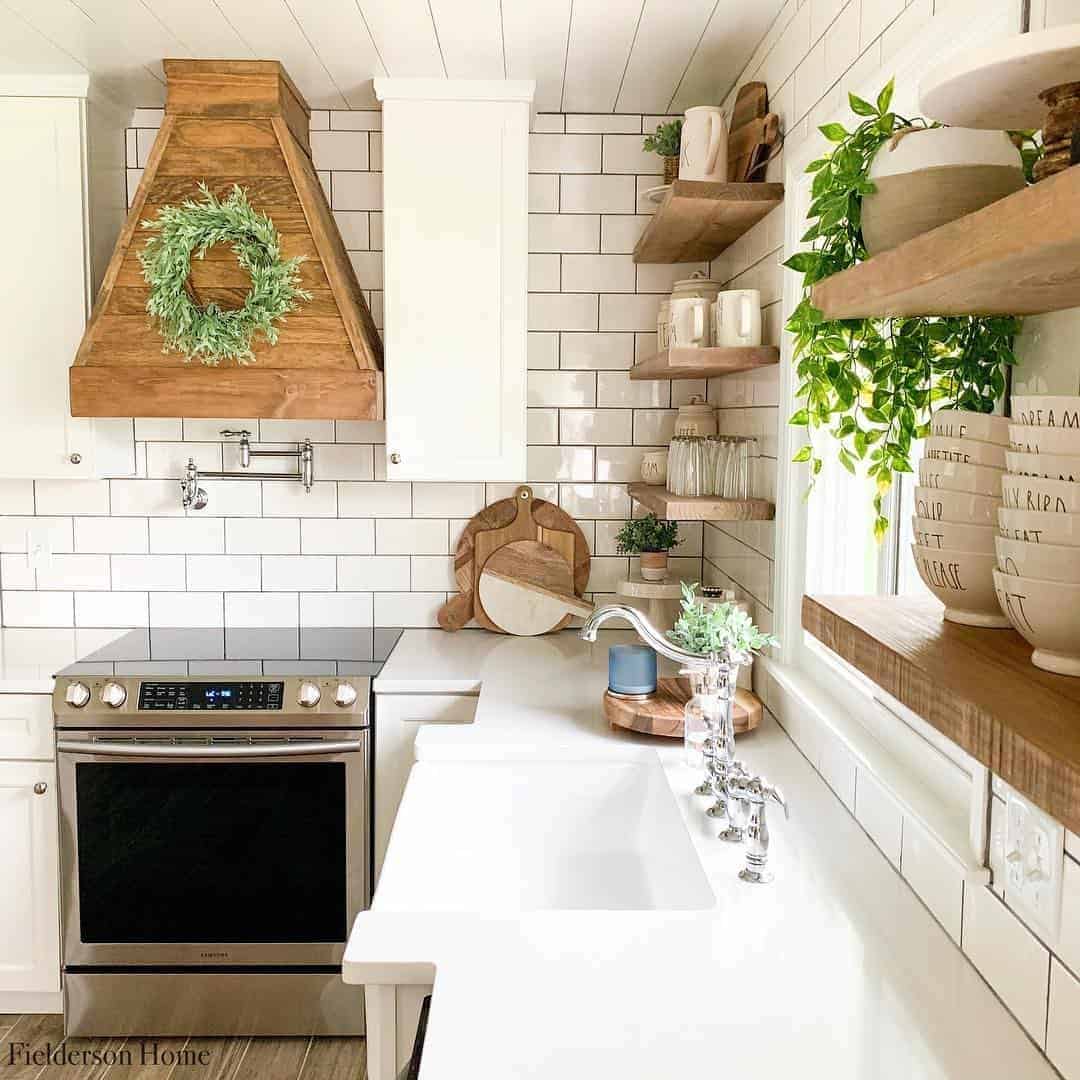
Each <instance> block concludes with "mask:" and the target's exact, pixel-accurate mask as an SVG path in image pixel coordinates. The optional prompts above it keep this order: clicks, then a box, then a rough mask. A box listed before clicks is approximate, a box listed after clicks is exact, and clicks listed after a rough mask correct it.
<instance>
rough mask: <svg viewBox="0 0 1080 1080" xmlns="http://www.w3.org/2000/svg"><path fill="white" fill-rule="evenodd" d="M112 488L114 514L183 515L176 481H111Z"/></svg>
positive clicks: (117, 515) (137, 515) (142, 515)
mask: <svg viewBox="0 0 1080 1080" xmlns="http://www.w3.org/2000/svg"><path fill="white" fill-rule="evenodd" d="M205 486H206V485H204V487H205ZM109 487H110V497H111V501H112V514H113V516H114V517H148V516H151V517H183V516H184V507H183V506H182V505H181V503H180V485H179V483H177V482H176V481H175V480H110V481H109ZM207 490H209V488H207Z"/></svg>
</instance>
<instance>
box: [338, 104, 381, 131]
mask: <svg viewBox="0 0 1080 1080" xmlns="http://www.w3.org/2000/svg"><path fill="white" fill-rule="evenodd" d="M330 128H331V130H333V131H382V110H381V109H349V110H348V111H346V110H344V109H332V110H331V111H330Z"/></svg>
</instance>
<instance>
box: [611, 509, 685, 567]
mask: <svg viewBox="0 0 1080 1080" xmlns="http://www.w3.org/2000/svg"><path fill="white" fill-rule="evenodd" d="M678 543H679V523H678V522H677V521H661V520H660V519H659V518H658V517H657V516H656V515H655V514H646V515H645V517H643V518H634V519H633V520H632V521H628V522H627V523H626V524H625V525H624V526H623V527H622V528H621V529H620V530H619V534H618V536H616V537H615V544H616V546H617V547H618V550H619V552H620V553H621V554H623V555H638V556H640V560H641V578H642V580H643V581H666V580H667V569H668V552H669V551H671V549H672V548H673V547H675V546H677V545H678Z"/></svg>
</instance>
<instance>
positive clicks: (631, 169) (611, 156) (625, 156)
mask: <svg viewBox="0 0 1080 1080" xmlns="http://www.w3.org/2000/svg"><path fill="white" fill-rule="evenodd" d="M644 141H645V140H644V139H643V138H642V136H640V135H605V136H604V172H606V173H635V174H637V173H642V174H648V175H654V176H655V175H659V174H662V173H663V171H664V159H663V158H662V157H660V155H659V154H652V153H649V152H648V151H647V150H645V149H644V148H643V147H642V143H643V142H644Z"/></svg>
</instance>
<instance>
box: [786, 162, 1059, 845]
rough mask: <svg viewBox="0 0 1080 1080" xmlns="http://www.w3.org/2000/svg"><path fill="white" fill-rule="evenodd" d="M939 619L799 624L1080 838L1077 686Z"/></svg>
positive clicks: (921, 612) (828, 603)
mask: <svg viewBox="0 0 1080 1080" xmlns="http://www.w3.org/2000/svg"><path fill="white" fill-rule="evenodd" d="M1048 182H1049V181H1043V183H1048ZM942 610H943V609H942V607H941V605H940V604H938V603H936V602H935V601H931V600H912V599H908V598H906V597H895V596H827V597H813V596H804V597H803V603H802V624H803V627H804V628H805V629H806V630H808V631H809V632H810V633H811V634H813V635H814V637H816V638H817V639H818V640H819V641H821V642H822V643H824V644H825V645H827V646H828V647H829V648H830V649H832V651H833V652H835V653H836V654H837V655H839V656H841V657H843V658H844V659H845V660H847V661H848V663H850V664H852V665H854V667H856V668H857V669H858V670H859V671H861V672H862V673H863V674H864V675H865V676H867V678H869V679H871V680H872V681H873V682H875V683H877V685H878V686H880V687H881V688H882V689H883V690H885V691H886V692H887V693H889V694H891V695H892V696H893V697H894V698H896V699H897V700H898V701H900V702H902V703H903V704H904V705H906V706H907V707H908V708H909V709H911V710H912V711H913V712H914V713H916V714H917V715H918V716H921V717H922V718H923V719H924V720H925V721H926V722H927V723H929V724H932V725H933V726H934V727H935V728H937V730H938V731H940V732H941V733H942V734H943V735H945V736H947V737H948V738H950V739H952V741H953V742H955V743H956V744H957V745H958V746H960V747H961V748H962V749H963V750H966V751H967V752H968V753H969V754H971V756H972V757H974V758H976V759H977V760H978V761H980V762H982V764H983V765H985V766H986V767H987V768H989V769H991V770H992V771H993V772H995V773H996V774H997V775H998V776H1000V777H1001V778H1002V779H1003V780H1004V781H1005V782H1006V783H1007V784H1010V785H1011V786H1012V787H1014V788H1016V790H1017V791H1020V792H1022V793H1023V794H1024V795H1026V796H1027V797H1028V798H1029V799H1031V801H1032V802H1034V803H1036V804H1037V805H1038V806H1041V807H1042V808H1043V809H1044V810H1045V811H1046V812H1047V813H1048V814H1050V815H1052V816H1053V817H1055V818H1057V819H1058V821H1062V822H1064V823H1065V824H1066V825H1067V826H1068V827H1069V828H1070V829H1073V830H1074V831H1077V830H1080V679H1072V678H1069V677H1068V676H1065V675H1053V674H1051V673H1050V672H1048V671H1042V670H1040V669H1039V668H1037V667H1033V666H1032V664H1031V659H1030V658H1031V646H1030V645H1028V643H1027V642H1026V641H1024V639H1023V638H1022V637H1021V636H1020V635H1019V634H1018V633H1016V632H1015V631H1014V630H982V629H976V628H974V627H968V626H960V625H959V624H957V623H950V622H946V621H945V620H944V618H943V617H942Z"/></svg>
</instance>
